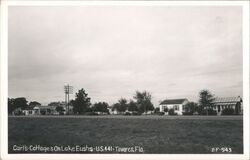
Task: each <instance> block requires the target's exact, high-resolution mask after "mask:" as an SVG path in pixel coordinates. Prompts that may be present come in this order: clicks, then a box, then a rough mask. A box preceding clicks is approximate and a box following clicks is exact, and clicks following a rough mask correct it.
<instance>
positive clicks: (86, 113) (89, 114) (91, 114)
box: [84, 112, 98, 116]
mask: <svg viewBox="0 0 250 160" xmlns="http://www.w3.org/2000/svg"><path fill="white" fill-rule="evenodd" d="M84 115H88V116H95V115H98V113H95V112H85V113H84Z"/></svg>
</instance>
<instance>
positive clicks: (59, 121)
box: [8, 116, 243, 154]
mask: <svg viewBox="0 0 250 160" xmlns="http://www.w3.org/2000/svg"><path fill="white" fill-rule="evenodd" d="M8 120H9V122H8V125H9V131H8V141H9V146H8V148H9V153H27V152H24V151H13V146H14V145H18V146H22V145H25V146H30V145H41V146H55V145H58V146H75V145H80V146H86V145H87V146H93V147H95V146H112V147H115V146H120V147H134V146H140V147H142V148H143V152H142V153H149V154H150V153H159V154H161V153H166V154H170V153H176V154H180V153H186V154H187V153H188V154H189V153H192V154H196V153H199V154H203V153H212V152H211V150H212V148H213V147H218V148H222V147H226V148H231V149H232V152H231V153H236V154H241V153H243V120H242V116H77V117H74V116H58V117H52V116H51V117H50V116H47V117H46V116H41V117H9V119H8ZM38 152H39V151H38ZM28 153H29V151H28ZM30 153H31V152H30ZM32 153H33V152H32ZM40 153H43V152H40ZM53 153H59V152H53ZM74 153H75V152H74ZM79 153H83V152H79ZM84 153H85V152H84ZM94 153H100V152H97V151H94ZM102 153H123V152H117V151H116V150H112V151H111V150H106V151H105V152H102ZM137 153H138V152H137ZM213 153H215V154H216V153H222V152H221V151H218V152H213Z"/></svg>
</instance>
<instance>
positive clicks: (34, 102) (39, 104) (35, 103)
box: [29, 101, 41, 108]
mask: <svg viewBox="0 0 250 160" xmlns="http://www.w3.org/2000/svg"><path fill="white" fill-rule="evenodd" d="M35 106H41V103H39V102H37V101H32V102H30V103H29V107H32V108H33V107H35Z"/></svg>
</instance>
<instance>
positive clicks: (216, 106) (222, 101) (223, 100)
mask: <svg viewBox="0 0 250 160" xmlns="http://www.w3.org/2000/svg"><path fill="white" fill-rule="evenodd" d="M226 108H232V109H234V114H242V108H243V107H242V98H241V97H240V96H238V97H217V98H215V100H214V102H213V110H215V111H216V112H217V115H221V112H222V111H223V109H226Z"/></svg>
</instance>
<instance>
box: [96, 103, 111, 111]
mask: <svg viewBox="0 0 250 160" xmlns="http://www.w3.org/2000/svg"><path fill="white" fill-rule="evenodd" d="M108 106H109V105H108V103H106V102H98V103H95V104H94V105H93V107H92V110H93V111H94V112H108Z"/></svg>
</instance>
